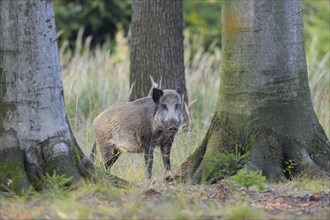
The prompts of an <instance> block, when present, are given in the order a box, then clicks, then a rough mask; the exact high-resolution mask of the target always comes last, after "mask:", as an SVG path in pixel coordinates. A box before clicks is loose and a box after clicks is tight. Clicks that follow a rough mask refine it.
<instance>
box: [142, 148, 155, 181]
mask: <svg viewBox="0 0 330 220" xmlns="http://www.w3.org/2000/svg"><path fill="white" fill-rule="evenodd" d="M153 158H154V147H153V146H152V144H148V145H147V146H146V149H145V151H144V160H145V162H146V175H147V179H151V176H152V162H153Z"/></svg>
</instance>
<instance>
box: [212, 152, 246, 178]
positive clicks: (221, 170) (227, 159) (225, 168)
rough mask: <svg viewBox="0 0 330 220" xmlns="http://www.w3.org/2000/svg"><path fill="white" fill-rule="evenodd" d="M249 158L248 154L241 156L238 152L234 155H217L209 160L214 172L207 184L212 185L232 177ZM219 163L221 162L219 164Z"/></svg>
mask: <svg viewBox="0 0 330 220" xmlns="http://www.w3.org/2000/svg"><path fill="white" fill-rule="evenodd" d="M248 158H249V153H245V154H243V155H241V154H240V153H239V152H238V151H236V153H235V154H229V153H219V154H216V155H214V156H213V157H212V158H211V160H210V161H211V163H212V164H213V167H214V168H213V169H214V172H213V174H212V176H211V177H210V178H209V182H211V183H214V182H216V181H217V180H219V179H223V178H224V177H226V176H233V175H234V174H235V173H236V172H237V171H238V170H239V169H241V168H242V167H243V165H244V164H245V163H246V161H247V159H248ZM219 161H221V162H220V163H219Z"/></svg>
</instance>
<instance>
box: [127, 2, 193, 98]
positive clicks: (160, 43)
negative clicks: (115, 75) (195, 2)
mask: <svg viewBox="0 0 330 220" xmlns="http://www.w3.org/2000/svg"><path fill="white" fill-rule="evenodd" d="M182 30H183V18H182V1H181V0H146V1H140V0H133V4H132V29H131V39H130V49H131V54H130V55H131V73H130V84H131V86H132V90H131V94H130V100H131V101H132V100H135V99H137V98H141V97H144V96H147V95H148V94H149V91H150V88H151V85H152V83H151V80H150V76H151V77H152V78H153V79H154V81H155V82H156V83H159V82H160V81H161V82H162V85H161V87H162V88H165V89H176V88H180V89H181V91H182V92H183V94H184V97H185V102H186V103H187V102H188V96H187V92H186V81H185V75H184V59H183V32H182Z"/></svg>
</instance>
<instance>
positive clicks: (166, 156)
mask: <svg viewBox="0 0 330 220" xmlns="http://www.w3.org/2000/svg"><path fill="white" fill-rule="evenodd" d="M172 143H173V138H172V137H171V138H170V139H169V140H168V141H167V143H166V144H165V145H161V146H160V150H161V152H162V157H163V163H164V168H165V171H170V170H171V163H170V154H171V147H172Z"/></svg>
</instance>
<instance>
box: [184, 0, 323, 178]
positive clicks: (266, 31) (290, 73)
mask: <svg viewBox="0 0 330 220" xmlns="http://www.w3.org/2000/svg"><path fill="white" fill-rule="evenodd" d="M222 16H223V17H222V23H223V38H222V39H223V42H222V45H223V48H222V66H221V75H220V78H221V80H220V82H221V84H220V91H219V95H218V103H217V109H216V112H215V114H214V116H213V120H212V123H211V126H210V128H209V130H208V132H207V135H206V137H205V139H204V141H203V142H202V144H201V145H200V146H199V148H198V149H197V151H196V152H195V153H194V154H193V155H192V156H191V157H190V158H189V159H188V161H187V162H186V163H185V164H184V166H183V168H185V169H186V171H187V172H188V174H187V175H188V176H189V175H190V176H192V179H193V181H194V182H200V181H201V180H202V179H203V178H204V179H208V178H209V177H210V176H211V172H212V168H211V166H212V165H211V164H210V158H212V156H214V155H215V154H216V153H220V152H225V153H234V152H235V149H236V148H238V150H239V151H240V152H241V153H246V152H250V154H251V158H250V162H249V168H250V170H261V171H262V172H263V174H264V175H266V176H267V177H268V179H269V180H284V179H286V176H285V175H284V173H283V168H284V167H283V162H284V161H288V160H293V161H294V162H295V163H296V167H295V169H294V171H293V173H295V174H297V173H300V172H305V173H308V174H311V175H314V174H325V173H326V172H329V171H330V144H329V141H328V139H327V137H326V135H325V133H324V131H323V129H322V127H321V126H320V124H319V122H318V119H317V117H316V115H315V113H314V110H313V106H312V100H311V95H310V89H309V85H308V77H307V68H306V60H305V48H304V36H303V20H302V9H301V6H300V1H299V0H290V1H286V0H272V1H270V0H241V1H231V0H225V1H224V2H223V12H222ZM219 163H221V161H219ZM188 167H189V168H188ZM324 171H326V172H324Z"/></svg>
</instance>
